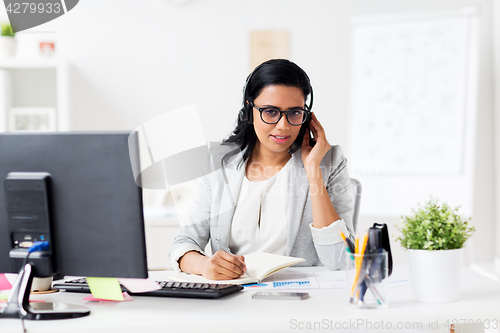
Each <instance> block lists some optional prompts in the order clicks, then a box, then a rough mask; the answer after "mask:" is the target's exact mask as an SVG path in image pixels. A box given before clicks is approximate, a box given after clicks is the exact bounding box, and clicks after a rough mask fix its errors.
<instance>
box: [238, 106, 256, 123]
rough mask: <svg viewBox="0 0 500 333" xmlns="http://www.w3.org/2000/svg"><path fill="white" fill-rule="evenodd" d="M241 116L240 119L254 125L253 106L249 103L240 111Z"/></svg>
mask: <svg viewBox="0 0 500 333" xmlns="http://www.w3.org/2000/svg"><path fill="white" fill-rule="evenodd" d="M239 118H240V121H242V122H247V123H248V124H250V125H252V123H253V114H252V107H251V106H250V105H248V104H247V105H245V106H244V107H243V108H241V110H240V113H239Z"/></svg>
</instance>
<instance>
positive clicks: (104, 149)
mask: <svg viewBox="0 0 500 333" xmlns="http://www.w3.org/2000/svg"><path fill="white" fill-rule="evenodd" d="M131 142H135V141H133V140H132V141H131ZM128 143H129V133H46V134H38V133H37V134H17V133H11V134H9V133H4V134H0V272H2V273H17V272H16V271H15V270H14V269H13V268H12V266H11V264H10V260H9V251H10V250H11V249H12V247H13V241H12V235H11V234H10V233H9V228H8V223H7V219H8V214H7V207H6V198H5V190H4V179H5V178H6V176H7V174H8V173H10V172H46V173H49V174H50V176H51V179H50V193H49V197H48V199H49V202H50V207H51V209H50V214H51V215H50V225H51V230H52V231H51V233H52V251H53V256H54V263H55V268H56V271H57V273H59V274H62V275H75V276H99V277H133V278H145V277H147V260H146V246H145V235H144V220H143V211H142V191H141V188H140V187H138V186H137V185H136V184H135V181H134V176H133V173H132V167H131V163H130V158H129V147H128Z"/></svg>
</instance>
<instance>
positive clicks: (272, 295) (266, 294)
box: [252, 291, 309, 300]
mask: <svg viewBox="0 0 500 333" xmlns="http://www.w3.org/2000/svg"><path fill="white" fill-rule="evenodd" d="M308 297H309V294H308V293H289V292H279V291H259V292H258V293H255V294H253V295H252V298H255V299H282V300H285V299H296V300H300V299H306V298H308Z"/></svg>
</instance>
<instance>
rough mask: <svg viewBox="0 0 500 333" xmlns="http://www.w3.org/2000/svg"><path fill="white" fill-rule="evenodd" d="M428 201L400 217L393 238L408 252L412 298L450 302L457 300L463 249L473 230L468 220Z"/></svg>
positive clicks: (432, 200)
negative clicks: (396, 233)
mask: <svg viewBox="0 0 500 333" xmlns="http://www.w3.org/2000/svg"><path fill="white" fill-rule="evenodd" d="M458 210H459V207H455V208H451V207H450V206H449V205H448V204H446V203H441V202H439V201H438V200H437V199H435V198H431V199H430V200H429V201H427V202H426V203H425V204H424V205H423V206H422V205H419V207H418V209H413V210H412V212H413V214H411V215H408V216H402V225H400V226H398V227H397V229H398V230H399V231H400V232H401V235H400V236H399V237H397V238H396V240H398V241H399V242H400V243H401V245H402V246H403V247H404V248H406V249H407V251H408V261H409V266H410V281H411V288H412V294H413V299H414V300H416V301H420V302H452V301H456V300H458V299H459V298H460V270H461V266H462V260H463V246H464V243H465V241H466V240H467V239H468V238H469V237H470V236H471V235H472V233H473V232H474V231H475V228H474V227H472V226H470V224H469V222H470V218H466V217H464V216H462V215H460V214H459V212H458Z"/></svg>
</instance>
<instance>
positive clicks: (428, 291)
mask: <svg viewBox="0 0 500 333" xmlns="http://www.w3.org/2000/svg"><path fill="white" fill-rule="evenodd" d="M407 252H408V261H409V264H410V282H411V291H412V294H413V299H414V300H415V301H417V302H428V303H441V302H442V303H444V302H453V301H457V300H458V299H459V298H460V270H461V267H462V261H463V253H464V252H463V249H456V250H438V251H427V250H407Z"/></svg>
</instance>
